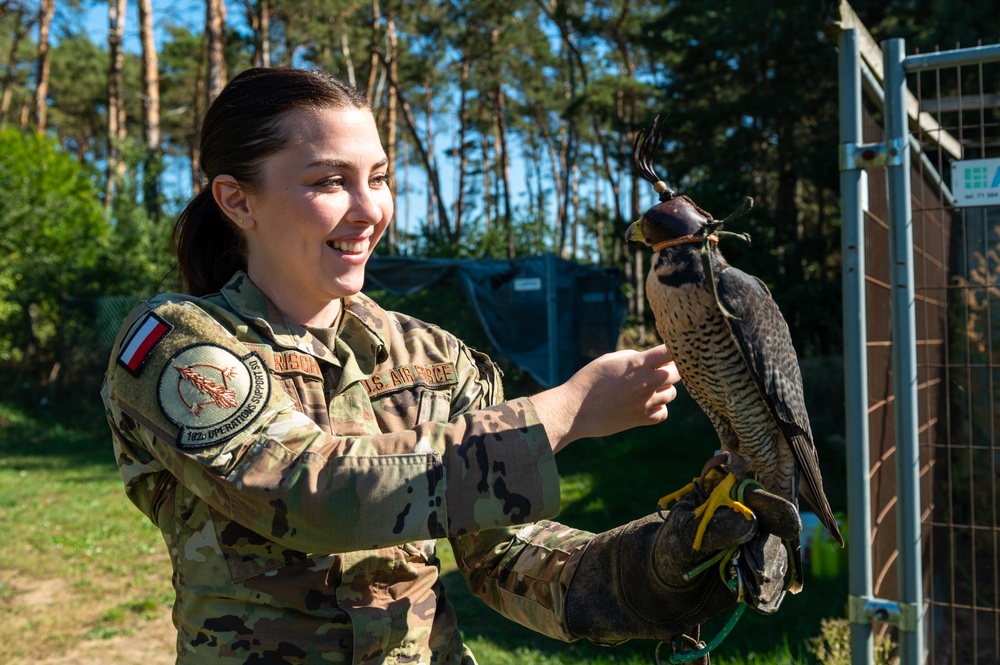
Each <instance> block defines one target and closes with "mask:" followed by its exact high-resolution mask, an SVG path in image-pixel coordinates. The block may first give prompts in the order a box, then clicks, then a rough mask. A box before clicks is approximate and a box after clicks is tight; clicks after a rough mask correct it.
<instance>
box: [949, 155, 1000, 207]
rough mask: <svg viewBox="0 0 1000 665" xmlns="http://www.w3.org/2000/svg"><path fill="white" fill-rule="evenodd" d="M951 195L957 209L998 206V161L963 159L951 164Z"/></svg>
mask: <svg viewBox="0 0 1000 665" xmlns="http://www.w3.org/2000/svg"><path fill="white" fill-rule="evenodd" d="M951 193H952V194H953V195H954V196H955V205H956V206H958V207H959V208H972V207H981V206H997V205H1000V159H964V160H962V161H959V162H955V163H953V164H952V165H951Z"/></svg>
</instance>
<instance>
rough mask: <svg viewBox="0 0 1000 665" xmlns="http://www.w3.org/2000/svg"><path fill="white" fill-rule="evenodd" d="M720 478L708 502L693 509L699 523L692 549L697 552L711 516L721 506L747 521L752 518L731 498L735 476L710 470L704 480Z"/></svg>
mask: <svg viewBox="0 0 1000 665" xmlns="http://www.w3.org/2000/svg"><path fill="white" fill-rule="evenodd" d="M719 477H722V480H721V481H720V482H719V483H718V484H717V485H716V486H715V489H713V490H712V494H711V495H710V496H709V497H708V501H706V502H705V503H703V504H701V505H700V506H698V507H697V508H695V511H694V516H695V517H700V518H701V522H699V523H698V531H697V532H696V533H695V536H694V544H693V546H692V547H693V549H694V550H695V551H698V550H700V549H701V543H702V540H703V539H704V538H705V531H706V530H707V529H708V523H709V522H710V521H711V519H712V516H713V515H715V511H716V510H718V509H719V508H721V507H723V506H728V507H729V508H731V509H732V510H735V511H736V512H738V513H739V514H740V515H743V517H745V518H746V519H748V520H752V519H753V518H754V515H753V511H751V510H750V509H749V508H747V507H746V506H744V505H743V504H742V503H740V502H739V501H737V500H736V499H734V498H732V494H731V493H732V489H733V487H734V486H736V482H737V481H736V476H734V475H733V474H731V473H726V474H724V475H723V474H722V472H720V471H719V470H717V469H712V470H711V471H709V472H708V474H706V476H705V480H715V479H716V478H719Z"/></svg>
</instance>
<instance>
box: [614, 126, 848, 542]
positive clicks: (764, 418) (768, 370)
mask: <svg viewBox="0 0 1000 665" xmlns="http://www.w3.org/2000/svg"><path fill="white" fill-rule="evenodd" d="M659 129H660V126H659V118H658V117H657V119H656V120H654V121H653V125H652V126H651V127H650V129H649V131H648V132H640V133H639V135H638V137H637V138H636V142H635V146H634V147H633V154H632V163H633V166H634V167H635V169H636V170H637V171H638V172H639V174H640V175H641V176H642V177H643V178H644V179H646V180H648V181H649V182H651V183H653V184H654V188H655V190H656V191H657V192H658V193H659V195H660V203H658V204H657V205H655V206H653V207H652V208H650V209H649V210H647V211H646V213H645V214H643V216H642V217H641V218H640V219H639V220H637V221H635V222H633V223H632V225H631V226H630V227H629V229H628V231H627V233H626V239H627V240H636V241H641V242H643V243H645V244H646V245H648V246H649V247H651V248H652V249H653V252H654V255H653V259H652V265H651V267H650V270H649V275H648V277H647V280H646V297H647V299H648V301H649V304H650V307H651V309H652V311H653V313H654V315H655V318H656V329H657V332H658V333H659V334H660V337H661V338H662V339H663V342H664V343H665V344H666V346H667V348H668V349H669V350H670V352H671V353H672V354H673V356H674V360H675V361H676V363H677V369H678V370H679V372H680V375H681V379H682V381H683V382H684V385H685V387H686V388H687V390H688V392H690V393H691V395H692V397H694V399H695V401H696V402H697V403H698V405H699V406H700V407H701V408H702V410H704V411H705V413H706V414H707V415H708V417H709V419H710V420H711V422H712V425H713V426H714V427H715V430H716V432H717V433H718V435H719V440H720V443H721V450H722V455H723V456H724V457H723V460H724V463H722V464H721V467H722V470H723V472H725V473H722V472H718V471H715V470H712V471H711V472H708V473H707V475H706V474H705V473H703V480H704V479H705V478H706V477H707V478H708V479H709V482H710V483H715V482H716V481H718V485H717V486H716V488H715V490H714V491H713V493H712V496H711V497H710V499H709V501H708V502H706V504H705V508H704V513H705V514H704V516H703V517H702V526H704V525H706V524H707V523H708V518H709V517H710V516H711V514H712V513H714V511H715V510H716V508H717V507H718V506H720V505H728V506H730V507H732V508H733V509H734V510H739V511H741V512H744V514H745V515H746V516H748V518H749V516H750V512H749V510H748V509H746V508H745V507H744V506H742V505H741V504H739V503H738V502H737V501H735V500H734V499H732V498H730V490H731V488H732V487H733V485H734V484H735V482H736V481H737V480H738V479H743V478H747V477H749V478H753V479H755V480H757V481H758V482H760V483H761V484H762V485H763V486H764V488H765V489H766V490H768V491H770V492H772V493H774V494H777V495H778V496H781V497H782V498H784V499H787V500H789V501H791V502H792V503H795V504H796V505H798V504H797V498H798V497H799V496H801V497H802V499H803V500H804V501H805V502H806V503H807V504H808V505H809V506H810V507H811V508H812V509H813V510H814V511H815V512H816V514H817V516H818V517H819V519H820V521H821V522H822V523H823V525H824V526H826V528H827V529H828V530H829V531H830V533H831V534H832V535H833V537H834V538H835V539H836V540H837V542H839V543H840V545H841V546H843V544H844V540H843V537H842V536H841V534H840V529H839V528H838V526H837V520H836V518H835V517H834V515H833V511H832V510H831V509H830V504H829V502H828V501H827V498H826V495H825V494H824V492H823V479H822V477H821V476H820V469H819V457H818V455H817V453H816V448H815V446H814V445H813V435H812V430H811V428H810V426H809V417H808V414H807V413H806V406H805V401H804V399H803V391H802V376H801V373H800V371H799V365H798V362H797V360H796V356H795V350H794V348H793V346H792V340H791V336H790V335H789V332H788V325H787V324H786V323H785V320H784V318H783V317H782V315H781V312H780V311H779V310H778V306H777V304H775V302H774V299H773V298H772V297H771V294H770V292H769V291H768V289H767V287H766V286H765V285H764V283H763V282H762V281H761V280H760V279H758V278H756V277H753V276H752V275H748V274H747V273H745V272H743V271H741V270H739V269H738V268H734V267H732V266H730V265H729V264H728V263H727V262H726V259H725V258H724V257H723V256H722V253H721V252H720V251H719V248H718V241H719V236H720V235H736V234H727V233H726V232H723V231H721V227H722V225H723V224H724V223H726V222H727V221H730V220H731V219H733V218H735V217H736V216H739V215H740V214H742V213H743V212H745V211H746V210H748V209H749V205H750V203H751V200H750V199H747V200H746V202H745V203H744V205H743V206H742V207H741V209H740V210H737V211H736V212H735V213H733V214H732V215H730V216H729V217H728V218H726V219H725V220H722V221H721V222H720V221H716V220H714V219H713V218H712V216H711V215H710V214H708V213H707V212H705V211H704V210H702V209H701V208H699V207H698V206H697V205H695V203H694V202H693V201H692V200H691V199H689V198H688V197H687V196H682V195H678V194H677V193H675V192H674V191H672V190H671V189H669V188H668V187H667V185H666V184H665V183H664V182H663V181H661V180H660V179H659V178H658V177H657V176H656V174H655V173H654V172H653V170H652V168H651V166H650V157H651V156H652V154H653V153H654V152H655V151H656V147H657V145H658V143H659ZM717 466H719V465H718V464H717ZM720 478H721V480H720ZM695 480H696V481H697V480H698V479H695ZM683 491H684V490H682V491H681V492H676V493H674V494H672V495H669V496H668V497H664V500H661V501H662V502H663V505H664V507H665V505H666V503H667V502H669V500H671V499H672V498H674V497H676V496H677V495H679V494H681V493H682V492H683ZM699 547H700V538H699V539H697V540H696V542H695V548H696V549H698V548H699Z"/></svg>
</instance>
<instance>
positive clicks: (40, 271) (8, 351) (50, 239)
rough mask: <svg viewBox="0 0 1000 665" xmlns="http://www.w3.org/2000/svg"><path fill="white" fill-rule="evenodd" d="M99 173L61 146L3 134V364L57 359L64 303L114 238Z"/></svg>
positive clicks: (0, 335) (0, 356)
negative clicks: (103, 205) (104, 208)
mask: <svg viewBox="0 0 1000 665" xmlns="http://www.w3.org/2000/svg"><path fill="white" fill-rule="evenodd" d="M95 176H96V174H95V172H94V171H93V170H92V169H89V168H87V167H84V166H81V165H80V164H78V163H76V162H75V161H74V160H73V158H72V157H71V156H70V155H68V154H66V153H64V152H62V151H60V150H59V148H58V146H57V144H56V142H55V141H54V140H52V139H50V138H48V137H45V136H40V135H38V134H34V133H22V132H19V131H17V130H14V129H6V130H3V131H0V362H3V363H4V364H5V365H6V364H9V363H14V364H21V363H25V362H27V363H28V364H39V362H44V361H45V360H51V356H52V353H53V351H54V349H53V346H54V340H55V337H56V331H57V330H58V312H59V300H60V297H61V296H62V295H63V294H66V293H68V292H70V291H72V290H75V289H77V288H78V287H79V278H80V276H81V274H82V273H85V272H89V271H90V270H92V268H93V267H94V265H95V262H96V260H97V255H98V252H99V247H100V244H101V243H102V242H104V240H105V238H106V237H107V235H108V231H109V227H108V224H107V222H106V221H105V220H104V218H103V214H102V208H101V204H100V200H99V198H98V197H99V195H98V188H97V185H96V182H97V181H96V177H95Z"/></svg>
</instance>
